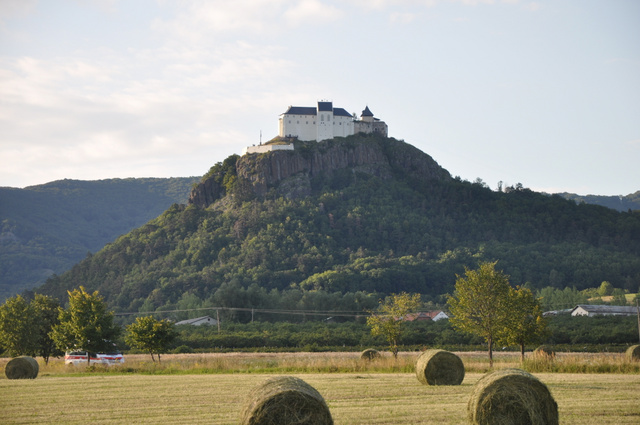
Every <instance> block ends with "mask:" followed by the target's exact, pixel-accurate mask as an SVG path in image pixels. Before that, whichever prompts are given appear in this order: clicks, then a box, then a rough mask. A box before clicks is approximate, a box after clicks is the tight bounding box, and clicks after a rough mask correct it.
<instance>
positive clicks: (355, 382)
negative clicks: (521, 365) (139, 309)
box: [0, 354, 640, 425]
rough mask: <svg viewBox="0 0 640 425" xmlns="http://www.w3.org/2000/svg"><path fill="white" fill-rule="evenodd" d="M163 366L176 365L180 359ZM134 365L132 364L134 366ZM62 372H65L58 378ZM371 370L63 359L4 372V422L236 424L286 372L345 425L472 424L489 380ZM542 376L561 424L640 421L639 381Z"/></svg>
mask: <svg viewBox="0 0 640 425" xmlns="http://www.w3.org/2000/svg"><path fill="white" fill-rule="evenodd" d="M275 356H278V355H275ZM321 356H322V355H321V354H320V355H319V354H313V355H312V354H308V355H305V354H297V355H295V356H291V357H293V358H296V359H297V361H298V362H301V361H303V360H304V359H305V358H307V361H320V360H319V359H320V358H321ZM257 357H261V356H259V355H258V356H257ZM267 357H268V358H270V357H269V356H267ZM280 357H281V358H283V357H288V356H287V355H280ZM194 358H195V359H198V358H199V357H197V356H194V357H192V359H194ZM413 358H414V356H413V355H410V356H405V359H404V361H406V363H407V364H409V363H410V362H411V361H412V360H413ZM310 359H311V360H310ZM128 360H129V359H128ZM463 360H465V358H464V357H463ZM467 360H468V359H467ZM139 361H143V360H139ZM164 361H165V364H168V363H170V362H171V361H172V359H171V358H167V359H166V360H164ZM173 361H175V360H173ZM239 361H240V362H241V363H251V355H245V356H242V357H240V360H239ZM383 361H385V360H383ZM401 361H402V360H401ZM135 362H136V360H135V359H132V360H131V361H130V362H129V363H130V364H135ZM197 362H198V361H197V360H196V361H195V363H196V364H197ZM200 362H202V360H200ZM3 363H6V362H3ZM509 363H510V362H508V361H502V362H498V364H497V367H504V366H514V365H513V364H509ZM2 366H4V365H2ZM165 367H166V366H165ZM61 369H64V370H63V371H62V372H59V370H61ZM374 369H375V368H374ZM374 369H372V370H374ZM472 369H474V367H472ZM372 370H362V371H356V372H350V373H343V372H336V373H331V372H327V373H299V372H298V373H296V372H293V373H289V372H283V373H255V370H254V371H253V372H252V371H251V369H247V370H245V371H243V372H242V373H226V372H225V371H224V370H219V371H217V372H214V373H201V372H200V373H194V374H190V373H189V372H188V370H187V371H184V370H183V371H180V372H179V373H173V374H149V373H144V372H142V373H124V374H117V373H96V372H91V371H81V372H80V373H70V372H69V368H64V366H60V365H56V364H55V361H54V363H53V364H52V365H49V366H45V367H43V368H42V370H41V374H40V375H39V376H38V378H37V379H35V380H7V379H6V378H5V377H4V374H3V376H2V378H3V379H0V415H1V416H0V423H3V424H87V423H91V424H129V423H138V424H159V423H162V424H237V423H238V421H239V416H240V412H241V410H242V407H243V406H244V403H245V397H246V395H247V393H248V392H249V391H250V390H251V389H252V388H253V387H254V386H256V385H258V384H259V383H261V382H262V381H264V380H265V379H267V378H269V377H271V376H274V375H283V374H285V375H293V376H297V377H299V378H301V379H303V380H305V381H306V382H307V383H309V384H310V385H312V386H313V387H315V388H316V389H317V390H318V391H319V392H320V393H321V394H322V395H323V397H324V398H325V400H326V401H327V404H328V405H329V408H330V410H331V414H332V416H333V418H334V421H335V423H336V424H337V425H340V424H440V425H444V424H463V423H466V412H467V400H468V399H469V396H470V394H471V392H472V391H473V385H474V384H475V383H476V382H477V381H478V379H480V377H482V376H483V373H481V372H467V374H466V376H465V380H464V382H463V383H462V385H459V386H424V385H422V384H420V383H419V382H418V380H417V379H416V377H415V374H413V373H410V372H402V373H382V372H375V371H372ZM534 375H535V376H537V377H538V378H539V379H540V380H541V381H542V382H544V383H545V384H547V386H548V387H549V389H550V391H551V393H552V395H553V396H554V398H555V400H556V402H557V403H558V406H559V412H560V421H561V423H562V424H581V425H584V424H636V425H637V424H639V423H640V375H638V374H618V373H615V374H614V373H608V374H603V373H598V374H583V373H581V374H574V373H535V374H534Z"/></svg>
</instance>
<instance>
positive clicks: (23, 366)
mask: <svg viewBox="0 0 640 425" xmlns="http://www.w3.org/2000/svg"><path fill="white" fill-rule="evenodd" d="M39 370H40V367H39V366H38V362H37V361H36V359H34V358H33V357H28V356H23V357H16V358H15V359H11V360H9V362H8V363H7V365H6V366H5V368H4V374H5V375H7V379H35V378H36V377H37V376H38V371H39Z"/></svg>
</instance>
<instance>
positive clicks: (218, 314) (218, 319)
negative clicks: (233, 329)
mask: <svg viewBox="0 0 640 425" xmlns="http://www.w3.org/2000/svg"><path fill="white" fill-rule="evenodd" d="M216 320H217V321H218V333H220V310H216Z"/></svg>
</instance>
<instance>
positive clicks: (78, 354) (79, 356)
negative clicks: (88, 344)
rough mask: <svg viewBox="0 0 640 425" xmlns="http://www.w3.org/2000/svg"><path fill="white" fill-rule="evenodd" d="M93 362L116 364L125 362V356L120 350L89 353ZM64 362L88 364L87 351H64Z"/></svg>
mask: <svg viewBox="0 0 640 425" xmlns="http://www.w3.org/2000/svg"><path fill="white" fill-rule="evenodd" d="M89 354H90V355H91V364H105V365H115V364H122V363H124V356H123V355H122V353H121V352H120V351H117V350H114V351H112V352H109V353H89ZM64 364H72V365H82V364H87V352H86V351H67V352H66V353H64Z"/></svg>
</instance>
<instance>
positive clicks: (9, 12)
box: [0, 0, 37, 22]
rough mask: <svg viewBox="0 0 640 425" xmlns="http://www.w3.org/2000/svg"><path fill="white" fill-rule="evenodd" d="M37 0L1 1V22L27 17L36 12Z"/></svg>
mask: <svg viewBox="0 0 640 425" xmlns="http://www.w3.org/2000/svg"><path fill="white" fill-rule="evenodd" d="M36 4H37V1H36V0H2V1H0V22H3V21H4V20H5V19H7V18H13V17H16V16H25V15H27V14H29V13H31V12H33V11H34V10H35V6H36Z"/></svg>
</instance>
